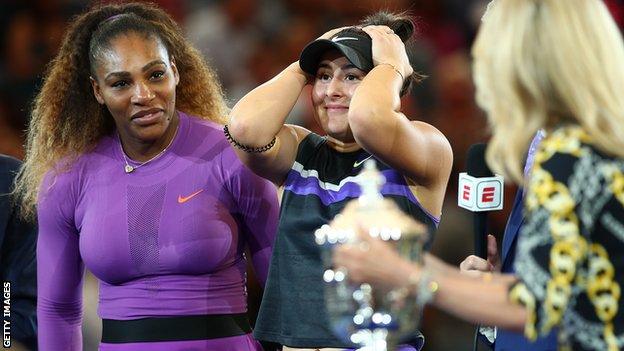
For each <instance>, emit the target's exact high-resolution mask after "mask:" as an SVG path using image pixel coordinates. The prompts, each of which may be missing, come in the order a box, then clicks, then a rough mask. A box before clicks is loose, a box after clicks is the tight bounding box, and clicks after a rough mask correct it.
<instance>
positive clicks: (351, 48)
mask: <svg viewBox="0 0 624 351" xmlns="http://www.w3.org/2000/svg"><path fill="white" fill-rule="evenodd" d="M332 49H334V50H338V51H339V52H341V53H342V54H343V55H344V56H345V57H346V58H347V60H349V62H351V63H352V64H353V65H354V66H355V67H357V68H359V69H361V70H362V71H364V72H368V71H370V70H372V69H373V67H374V65H373V51H372V40H371V37H370V36H368V34H366V33H365V32H362V33H353V32H340V33H338V34H337V35H336V36H334V37H333V38H331V39H318V40H315V41H313V42H311V43H310V44H308V45H307V46H306V47H305V48H304V49H303V51H301V56H300V57H299V66H300V67H301V69H302V70H303V71H304V72H306V73H308V74H312V75H314V74H316V70H317V68H318V64H319V61H320V60H321V56H323V54H324V53H326V52H327V51H328V50H332Z"/></svg>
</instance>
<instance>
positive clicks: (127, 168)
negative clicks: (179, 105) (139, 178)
mask: <svg viewBox="0 0 624 351" xmlns="http://www.w3.org/2000/svg"><path fill="white" fill-rule="evenodd" d="M178 128H179V124H178V126H176V130H175V132H174V134H173V137H172V138H171V140H170V141H169V144H167V146H165V148H164V149H162V150H161V151H160V152H159V153H157V154H156V155H155V156H154V157H152V158H150V159H149V160H147V161H145V162H143V163H139V164H138V165H136V166H133V165H131V164H130V163H129V162H128V156H126V152H125V151H124V149H123V145H121V136H120V135H119V133H117V136H118V137H119V149H120V150H121V156H122V157H123V159H124V163H125V164H126V165H125V166H124V172H126V174H130V173H132V172H134V170H135V169H137V168H140V167H143V166H145V165H146V164H148V163H150V162H152V161H154V160H156V159H158V158H159V157H160V156H162V154H164V153H165V151H167V149H168V148H169V146H171V144H173V140H174V139H175V137H176V135H177V134H178Z"/></svg>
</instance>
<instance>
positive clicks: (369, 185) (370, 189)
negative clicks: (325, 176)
mask: <svg viewBox="0 0 624 351" xmlns="http://www.w3.org/2000/svg"><path fill="white" fill-rule="evenodd" d="M356 182H357V183H358V185H359V186H360V188H361V189H362V194H361V196H360V197H359V198H358V199H355V200H353V201H351V202H350V203H348V204H347V206H346V207H345V209H344V210H343V211H342V212H341V213H340V214H338V215H337V216H336V217H335V218H334V220H333V221H332V223H331V226H330V225H323V226H322V227H321V228H319V229H318V230H316V232H315V240H316V243H317V244H318V245H320V246H321V255H322V260H323V264H324V265H325V268H326V269H325V271H324V274H323V280H324V281H325V288H324V291H325V305H326V307H327V313H328V316H329V320H330V323H331V329H332V330H333V332H334V334H335V335H336V336H337V337H338V338H340V339H342V340H343V341H345V342H348V343H352V344H355V345H360V346H361V348H360V349H358V350H361V351H386V350H393V349H394V348H395V346H396V345H398V344H399V343H404V342H406V341H407V340H413V339H415V338H417V337H422V336H421V335H420V332H419V331H418V328H417V327H418V323H419V316H420V315H421V311H419V306H418V304H417V301H416V298H415V297H414V296H412V295H410V294H409V291H408V289H406V288H402V289H391V290H388V289H383V288H378V287H372V286H371V285H369V284H357V285H355V284H352V283H350V282H349V281H348V277H347V275H348V272H345V271H343V270H341V269H340V268H336V267H333V266H332V257H331V256H332V253H331V251H332V248H333V247H334V246H335V245H337V244H344V243H350V244H354V245H364V244H367V243H365V242H362V241H359V240H358V237H357V234H356V231H355V226H356V225H358V224H360V223H363V224H365V227H366V228H369V233H368V234H369V235H371V236H372V237H375V238H378V239H380V240H383V241H386V242H388V243H389V244H391V245H393V246H394V247H395V248H396V250H398V252H399V254H400V255H401V256H402V257H403V258H406V259H409V260H411V261H415V262H421V261H422V258H423V255H422V252H423V250H422V248H423V244H424V242H425V240H426V239H427V229H426V227H425V226H424V225H422V224H420V223H418V222H416V221H414V220H413V219H412V218H411V217H409V216H408V215H407V214H405V213H403V212H402V211H401V210H400V209H399V208H398V207H397V205H396V204H395V203H394V202H393V201H392V200H390V199H384V197H383V195H381V188H382V186H383V184H384V183H385V178H384V176H383V175H382V174H381V173H380V172H379V171H378V170H377V167H376V166H375V161H373V160H369V161H367V163H366V164H365V167H364V170H363V171H362V172H361V173H360V174H359V175H358V177H357V181H356ZM379 264H384V262H379Z"/></svg>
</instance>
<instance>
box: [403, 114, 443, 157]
mask: <svg viewBox="0 0 624 351" xmlns="http://www.w3.org/2000/svg"><path fill="white" fill-rule="evenodd" d="M410 124H411V126H412V127H413V128H415V129H417V130H418V131H419V132H421V133H422V135H424V136H426V137H427V138H428V139H429V140H428V141H429V142H431V143H433V145H435V146H439V147H441V148H442V151H443V152H446V153H449V154H452V153H453V151H452V150H451V144H450V143H449V141H448V139H447V138H446V136H445V135H444V134H443V133H442V132H441V131H440V130H439V129H438V128H436V127H434V126H432V125H431V124H429V123H427V122H423V121H410Z"/></svg>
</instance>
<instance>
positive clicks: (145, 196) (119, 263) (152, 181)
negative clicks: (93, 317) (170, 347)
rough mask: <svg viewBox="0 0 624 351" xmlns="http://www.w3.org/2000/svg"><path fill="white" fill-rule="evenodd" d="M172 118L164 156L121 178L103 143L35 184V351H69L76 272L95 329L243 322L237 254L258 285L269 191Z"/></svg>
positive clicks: (269, 220)
mask: <svg viewBox="0 0 624 351" xmlns="http://www.w3.org/2000/svg"><path fill="white" fill-rule="evenodd" d="M179 116H180V124H179V127H178V131H177V133H176V136H175V137H174V140H173V141H172V143H171V145H170V146H169V147H168V148H167V150H166V151H165V152H164V153H163V154H162V155H161V156H159V157H158V158H156V159H154V160H153V161H150V162H149V163H147V164H145V165H143V166H141V167H139V168H136V169H135V170H134V171H133V172H132V173H129V174H126V173H125V172H124V166H125V163H124V158H123V155H122V149H121V147H120V144H119V139H118V137H117V136H108V137H104V138H103V139H102V140H101V141H100V142H99V143H98V145H97V147H96V148H95V149H94V150H93V151H92V152H89V153H87V154H84V155H81V156H80V157H79V158H78V159H77V160H76V161H75V162H73V163H72V164H71V167H70V169H69V171H67V172H60V173H58V172H56V173H55V172H53V171H51V172H49V173H48V174H47V175H46V177H45V179H44V181H43V183H42V187H41V191H40V196H39V204H38V218H39V239H38V244H37V257H38V260H37V261H38V262H37V269H38V306H37V316H38V321H39V346H40V349H41V350H63V351H66V350H79V349H80V348H81V343H82V336H81V331H80V326H81V322H82V281H83V275H84V268H85V267H86V268H88V269H89V270H90V271H91V272H92V273H93V274H94V275H95V276H96V277H97V278H98V280H99V282H100V296H99V306H98V314H99V316H100V317H101V318H105V319H118V320H128V319H137V318H144V317H155V316H179V315H202V314H224V313H241V312H245V311H246V310H247V304H246V289H245V283H246V273H245V272H246V260H245V254H244V251H245V247H246V246H248V247H249V249H250V252H251V259H252V262H253V266H254V269H255V273H256V275H257V277H258V278H259V279H260V281H261V283H262V285H264V282H265V280H266V277H267V270H268V263H269V259H270V255H271V251H272V245H273V239H274V235H275V231H276V225H277V216H278V211H279V208H278V203H277V197H276V193H275V188H274V186H273V185H272V184H271V183H269V182H267V181H265V180H263V179H261V178H259V177H258V176H256V175H254V174H253V173H252V172H251V171H249V170H248V169H247V168H246V167H245V166H244V165H242V164H241V162H240V161H239V160H238V158H237V157H236V155H235V154H234V151H233V150H232V149H231V147H230V145H229V143H228V142H227V140H225V138H224V136H223V133H222V131H221V128H220V126H218V125H217V124H214V123H211V122H207V121H203V120H200V119H198V118H195V117H191V116H187V115H186V114H184V113H182V112H180V113H179Z"/></svg>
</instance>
